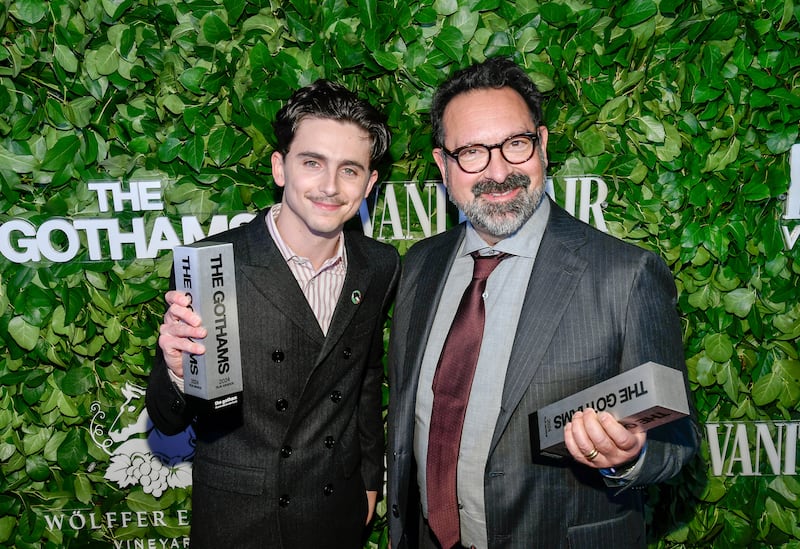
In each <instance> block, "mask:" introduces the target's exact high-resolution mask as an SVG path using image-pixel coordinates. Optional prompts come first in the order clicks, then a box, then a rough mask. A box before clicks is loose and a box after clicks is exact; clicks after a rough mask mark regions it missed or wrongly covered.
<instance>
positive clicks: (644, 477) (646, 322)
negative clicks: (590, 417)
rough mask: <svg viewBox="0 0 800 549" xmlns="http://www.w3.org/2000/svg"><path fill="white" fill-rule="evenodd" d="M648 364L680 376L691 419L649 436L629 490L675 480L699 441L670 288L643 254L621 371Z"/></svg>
mask: <svg viewBox="0 0 800 549" xmlns="http://www.w3.org/2000/svg"><path fill="white" fill-rule="evenodd" d="M651 360H652V361H654V362H657V363H659V364H663V365H665V366H669V367H671V368H675V369H677V370H681V371H682V372H683V374H684V383H685V385H686V394H687V395H689V408H690V411H691V414H690V416H689V417H686V418H682V419H679V420H677V421H674V422H672V423H668V424H665V425H662V426H660V427H656V428H654V429H652V430H650V431H648V433H647V452H646V454H645V456H644V461H643V463H642V464H641V467H640V468H639V469H638V471H637V473H636V474H635V476H634V477H633V479H632V484H631V485H643V484H651V483H658V482H662V481H665V480H667V479H670V478H672V477H674V476H675V475H677V474H678V472H679V471H680V470H681V468H682V467H683V466H684V465H685V464H686V463H688V462H689V460H690V459H691V458H692V457H693V456H694V454H695V453H696V452H697V449H698V446H699V440H700V437H699V430H698V427H697V423H696V420H695V416H696V414H695V411H694V406H693V405H692V399H691V392H690V391H689V385H688V380H687V373H686V364H685V362H684V351H683V341H682V336H681V327H680V319H679V317H678V312H677V292H676V289H675V283H674V281H673V278H672V273H671V272H670V271H669V269H668V268H667V266H666V265H665V264H664V262H663V261H662V260H661V259H660V258H659V257H657V256H656V255H654V254H651V253H647V254H645V255H643V256H642V258H641V260H640V261H639V265H638V272H637V274H636V276H635V279H634V282H633V286H632V288H631V295H630V299H629V302H628V310H627V311H626V327H625V343H624V346H623V355H622V370H628V369H630V368H634V367H636V366H638V365H640V364H643V363H645V362H648V361H651Z"/></svg>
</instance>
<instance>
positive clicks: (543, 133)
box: [538, 126, 550, 168]
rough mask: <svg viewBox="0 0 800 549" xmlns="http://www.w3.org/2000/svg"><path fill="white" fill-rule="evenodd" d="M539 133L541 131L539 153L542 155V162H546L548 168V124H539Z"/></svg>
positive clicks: (545, 165)
mask: <svg viewBox="0 0 800 549" xmlns="http://www.w3.org/2000/svg"><path fill="white" fill-rule="evenodd" d="M538 133H539V154H540V155H541V157H542V164H544V167H545V168H547V166H548V165H549V164H550V162H549V161H548V158H547V136H548V135H549V134H548V133H547V126H539V130H538Z"/></svg>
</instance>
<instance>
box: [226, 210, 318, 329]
mask: <svg viewBox="0 0 800 549" xmlns="http://www.w3.org/2000/svg"><path fill="white" fill-rule="evenodd" d="M267 211H269V210H266V211H264V212H262V213H261V215H259V216H258V217H257V218H256V219H255V220H253V221H252V222H251V223H250V224H249V225H248V228H247V233H246V237H245V242H244V245H245V250H243V251H244V252H245V253H243V254H241V255H242V256H243V257H241V259H240V258H239V257H236V258H235V261H237V262H241V263H240V265H241V269H242V272H243V273H244V275H245V277H246V278H247V279H248V280H249V281H250V283H251V284H252V286H253V287H254V288H255V289H256V291H258V294H259V298H260V299H265V300H266V301H269V302H270V303H272V305H273V306H274V307H276V308H277V309H278V310H279V311H286V312H287V314H286V318H287V319H288V321H289V322H291V323H292V324H294V325H295V326H297V328H298V329H299V330H302V331H304V332H305V333H306V334H307V335H308V336H309V337H310V338H312V339H313V340H314V341H317V342H320V343H321V342H322V340H323V338H324V336H323V334H322V330H321V329H320V327H319V323H318V322H317V319H316V317H315V316H314V312H313V311H312V310H311V307H310V306H309V305H308V301H306V298H305V296H304V295H303V291H302V290H301V289H300V286H298V284H297V280H295V278H294V275H293V274H292V271H290V270H289V266H288V265H286V260H284V259H283V256H282V255H281V253H280V251H278V247H277V246H275V242H274V241H273V240H272V237H271V236H270V234H269V230H268V229H267V227H266V222H265V221H264V215H266V212H267ZM245 297H246V296H245Z"/></svg>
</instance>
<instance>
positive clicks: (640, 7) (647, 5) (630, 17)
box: [619, 0, 658, 28]
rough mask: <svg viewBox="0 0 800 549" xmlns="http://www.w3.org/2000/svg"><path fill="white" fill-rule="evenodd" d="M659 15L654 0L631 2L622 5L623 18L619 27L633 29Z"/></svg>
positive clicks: (633, 0) (631, 0)
mask: <svg viewBox="0 0 800 549" xmlns="http://www.w3.org/2000/svg"><path fill="white" fill-rule="evenodd" d="M657 13H658V7H657V6H656V4H655V2H653V1H652V0H630V1H628V2H626V3H624V4H623V5H622V9H621V10H620V14H621V16H622V18H621V19H620V21H619V26H620V27H622V28H628V27H632V26H634V25H638V24H639V23H642V22H644V21H647V20H648V19H650V18H651V17H653V16H655V15H656V14H657Z"/></svg>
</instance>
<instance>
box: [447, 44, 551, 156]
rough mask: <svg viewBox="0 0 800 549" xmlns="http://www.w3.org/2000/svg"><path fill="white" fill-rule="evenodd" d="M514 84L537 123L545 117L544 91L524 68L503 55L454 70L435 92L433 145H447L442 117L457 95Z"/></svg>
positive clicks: (512, 85) (512, 87)
mask: <svg viewBox="0 0 800 549" xmlns="http://www.w3.org/2000/svg"><path fill="white" fill-rule="evenodd" d="M505 87H508V88H511V89H513V90H514V91H516V92H517V93H518V94H520V95H521V96H522V98H523V99H524V100H525V103H526V104H527V105H528V109H529V110H530V113H531V119H532V120H533V123H534V124H535V125H536V126H539V125H540V124H541V121H542V94H541V92H539V89H538V88H537V87H536V84H534V83H533V81H532V80H531V79H530V77H529V76H528V75H527V73H525V71H524V70H522V68H521V67H520V66H519V65H517V64H516V63H514V62H513V61H512V60H510V59H507V58H504V57H493V58H489V59H487V60H486V61H484V62H483V63H478V64H475V65H472V66H469V67H467V68H465V69H461V70H459V71H457V72H455V73H454V74H453V75H452V76H450V78H448V79H447V80H446V81H445V82H443V83H442V84H441V85H440V86H439V88H438V89H437V90H436V93H435V94H434V96H433V104H432V105H431V125H432V126H433V145H434V147H443V146H444V127H443V126H442V118H443V116H444V110H445V108H446V107H447V105H448V103H450V101H451V100H452V99H453V98H454V97H455V96H457V95H460V94H462V93H466V92H469V91H472V90H483V89H499V88H505Z"/></svg>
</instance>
